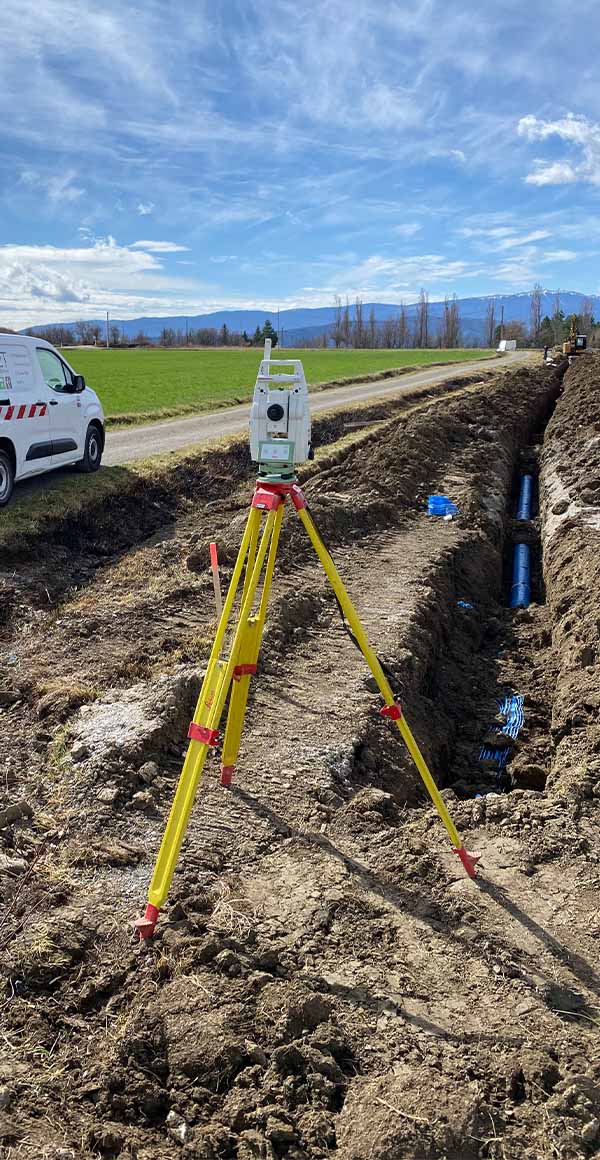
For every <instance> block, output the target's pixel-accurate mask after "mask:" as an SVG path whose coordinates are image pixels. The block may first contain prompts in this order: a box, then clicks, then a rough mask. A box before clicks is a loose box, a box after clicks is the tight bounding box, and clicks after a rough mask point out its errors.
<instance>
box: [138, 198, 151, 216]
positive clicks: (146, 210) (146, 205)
mask: <svg viewBox="0 0 600 1160" xmlns="http://www.w3.org/2000/svg"><path fill="white" fill-rule="evenodd" d="M153 210H154V202H153V201H146V202H144V201H139V202H138V204H137V211H138V213H139V215H140V217H148V215H149V214H151V213H152V212H153Z"/></svg>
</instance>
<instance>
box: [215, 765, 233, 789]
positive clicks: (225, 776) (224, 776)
mask: <svg viewBox="0 0 600 1160" xmlns="http://www.w3.org/2000/svg"><path fill="white" fill-rule="evenodd" d="M234 769H235V765H222V766H221V777H220V779H219V785H227V786H228V785H231V782H232V781H233V771H234Z"/></svg>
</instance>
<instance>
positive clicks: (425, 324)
mask: <svg viewBox="0 0 600 1160" xmlns="http://www.w3.org/2000/svg"><path fill="white" fill-rule="evenodd" d="M415 340H416V342H415V345H416V346H418V347H421V348H424V347H427V346H428V345H429V294H428V293H427V291H426V290H423V289H422V290H421V291H420V293H419V304H418V306H417V317H416V325H415Z"/></svg>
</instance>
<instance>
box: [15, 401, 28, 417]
mask: <svg viewBox="0 0 600 1160" xmlns="http://www.w3.org/2000/svg"><path fill="white" fill-rule="evenodd" d="M26 410H27V407H26V406H25V403H21V406H20V407H19V413H18V415H17V419H24V418H25V412H26Z"/></svg>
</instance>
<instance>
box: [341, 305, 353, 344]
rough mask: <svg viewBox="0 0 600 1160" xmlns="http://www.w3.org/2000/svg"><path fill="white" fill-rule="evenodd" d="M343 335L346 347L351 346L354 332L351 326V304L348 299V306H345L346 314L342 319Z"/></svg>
mask: <svg viewBox="0 0 600 1160" xmlns="http://www.w3.org/2000/svg"><path fill="white" fill-rule="evenodd" d="M342 334H343V336H344V337H343V342H344V346H350V343H351V338H352V330H351V326H350V304H349V302H348V299H347V298H346V305H345V306H344V314H343V317H342Z"/></svg>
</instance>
